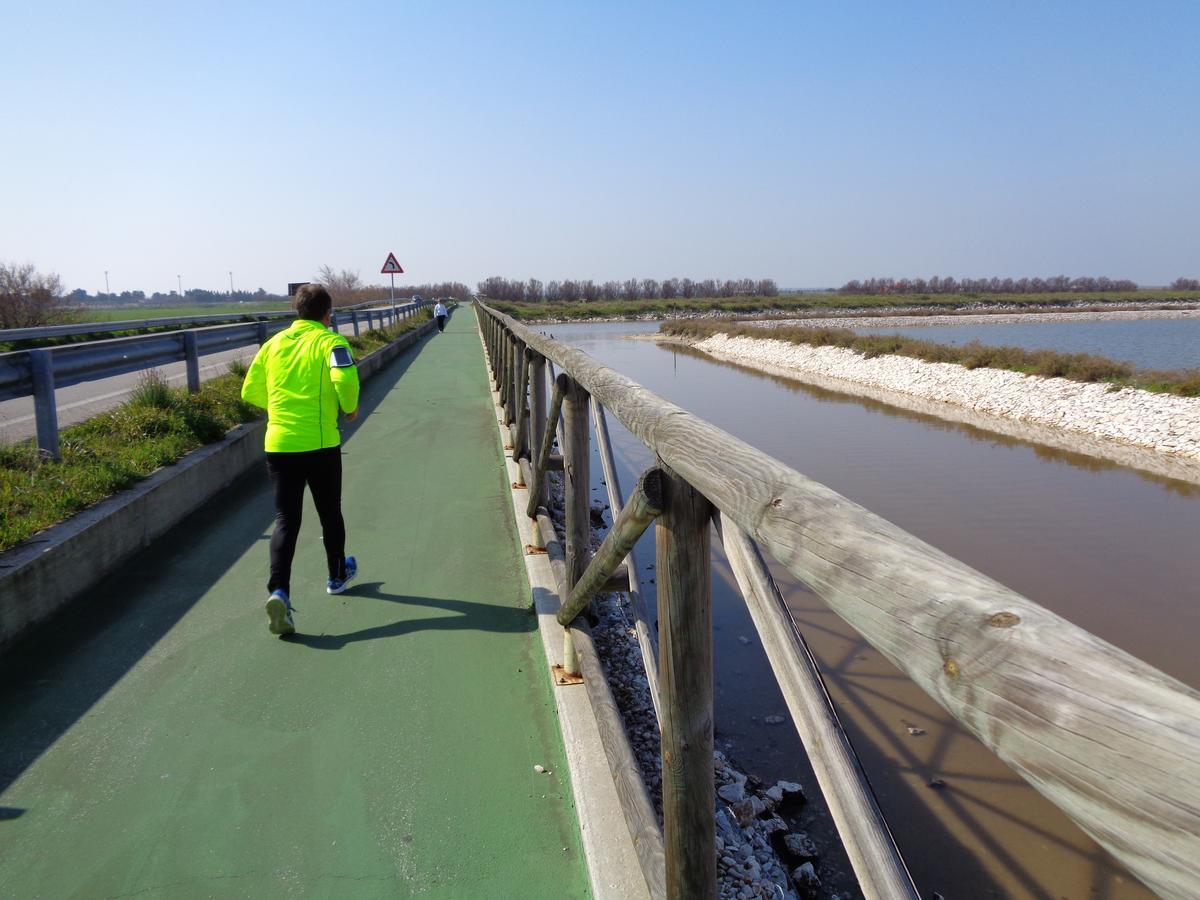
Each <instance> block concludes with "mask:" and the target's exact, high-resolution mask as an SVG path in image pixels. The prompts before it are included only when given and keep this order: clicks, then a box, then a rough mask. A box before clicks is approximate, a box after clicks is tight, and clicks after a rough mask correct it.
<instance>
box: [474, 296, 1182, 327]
mask: <svg viewBox="0 0 1200 900" xmlns="http://www.w3.org/2000/svg"><path fill="white" fill-rule="evenodd" d="M1181 302H1183V303H1198V302H1200V292H1196V291H1112V292H1107V293H1091V294H1083V293H1080V294H1076V293H1056V294H891V295H886V296H875V295H864V294H838V293H833V292H827V293H805V294H780V295H778V296H776V297H717V298H704V299H701V298H696V299H692V300H685V299H673V300H613V301H599V302H595V303H582V302H581V303H509V302H503V301H496V302H491V301H488V305H489V306H492V307H493V308H495V309H498V310H500V311H501V312H503V313H505V314H506V315H509V316H512V317H513V318H514V319H559V320H568V321H574V320H586V319H602V318H603V319H613V318H633V317H651V318H669V317H673V316H683V315H702V314H729V315H751V314H754V313H768V314H784V313H805V312H814V313H815V312H821V311H825V312H834V311H839V310H850V309H853V310H877V309H889V310H890V309H897V308H904V309H906V310H907V311H906V314H907V315H913V314H916V315H921V314H925V315H935V314H944V313H946V312H948V311H952V310H955V309H965V310H968V311H970V312H980V311H986V310H987V309H989V308H995V309H997V310H999V309H1003V308H1006V307H1034V306H1046V307H1062V308H1078V307H1081V306H1083V307H1086V306H1089V305H1091V306H1097V307H1101V308H1103V307H1107V306H1111V305H1120V304H1129V303H1137V304H1146V303H1168V304H1171V303H1181Z"/></svg>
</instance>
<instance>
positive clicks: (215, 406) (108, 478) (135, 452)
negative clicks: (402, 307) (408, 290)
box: [0, 310, 431, 551]
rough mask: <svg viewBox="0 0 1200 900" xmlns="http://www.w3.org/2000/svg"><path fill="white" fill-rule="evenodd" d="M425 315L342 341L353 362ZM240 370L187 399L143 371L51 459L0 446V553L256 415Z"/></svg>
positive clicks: (68, 433)
mask: <svg viewBox="0 0 1200 900" xmlns="http://www.w3.org/2000/svg"><path fill="white" fill-rule="evenodd" d="M430 317H431V315H430V313H429V312H428V310H422V311H421V313H419V314H418V315H416V316H414V317H413V318H411V319H407V320H405V321H403V322H401V323H399V324H398V325H397V326H396V327H394V328H388V329H386V330H379V329H372V330H371V331H368V332H365V333H364V334H362V335H360V336H357V337H350V338H348V340H349V341H350V345H351V346H352V347H353V348H354V354H355V357H356V358H360V359H361V358H362V357H363V356H366V355H367V354H368V353H371V352H374V351H375V350H378V349H380V348H381V347H383V346H385V345H387V344H388V343H390V342H391V341H393V340H395V339H396V338H397V337H399V336H400V335H402V334H404V333H406V332H408V331H411V330H413V329H414V328H417V327H419V326H420V325H423V324H424V323H425V322H427V321H429V319H430ZM250 349H251V348H247V350H248V352H249V350H250ZM246 368H247V365H246V363H245V362H238V361H235V362H232V363H230V365H229V369H230V371H229V374H228V375H222V376H220V377H218V378H214V379H212V380H210V381H207V382H205V383H204V384H203V385H201V387H200V390H199V391H198V392H197V393H195V394H189V393H188V392H187V390H186V389H184V388H172V387H170V386H168V384H167V383H166V381H165V380H164V379H163V377H162V376H161V375H160V374H159V373H158V372H157V371H156V370H151V371H149V372H147V373H146V374H145V375H144V376H143V377H142V380H141V383H140V384H139V385H138V387H137V388H136V389H135V390H134V392H133V394H132V395H131V397H130V399H129V400H128V401H127V402H126V403H124V404H122V405H121V406H119V407H117V408H116V409H113V410H110V411H109V412H106V413H102V414H101V415H99V416H95V417H94V418H91V419H88V420H87V421H86V422H82V423H80V424H78V425H72V426H70V427H67V428H64V429H63V430H62V431H61V432H60V437H59V442H60V448H61V452H62V459H61V461H59V462H53V461H49V460H45V459H43V458H42V457H41V456H40V455H39V454H38V451H37V448H36V447H35V446H34V445H33V443H32V442H31V441H25V442H23V443H20V444H14V445H8V446H0V551H3V550H7V549H8V548H10V547H12V546H14V545H16V544H18V543H20V542H21V541H23V540H25V539H26V538H29V537H31V536H33V535H34V534H37V533H38V532H39V531H42V530H43V529H45V528H49V527H50V526H51V525H55V524H57V523H58V522H61V521H63V520H65V519H68V518H70V517H71V516H73V515H75V514H76V513H78V512H80V511H81V510H84V509H86V508H87V507H89V506H91V505H92V504H94V503H98V502H99V501H101V500H103V499H105V498H106V497H110V496H112V495H113V494H115V493H117V492H118V491H121V490H124V489H126V488H128V487H130V486H132V485H133V484H134V483H136V482H138V481H140V480H141V479H143V478H145V477H146V476H148V475H150V474H151V473H153V472H154V471H155V470H156V469H159V468H161V467H162V466H168V465H171V464H172V463H175V462H177V461H179V459H181V458H182V457H183V456H184V455H185V454H187V453H189V452H190V451H192V450H195V449H197V448H199V447H202V446H204V445H205V444H212V443H215V442H216V441H219V440H221V439H223V438H224V437H225V435H226V433H227V432H228V431H229V430H230V429H231V428H233V427H234V426H236V425H240V424H242V423H245V422H251V421H253V420H255V419H258V418H260V417H261V415H262V410H260V409H258V408H256V407H253V406H250V405H249V404H247V403H245V402H243V400H242V395H241V392H242V380H243V378H245V375H246Z"/></svg>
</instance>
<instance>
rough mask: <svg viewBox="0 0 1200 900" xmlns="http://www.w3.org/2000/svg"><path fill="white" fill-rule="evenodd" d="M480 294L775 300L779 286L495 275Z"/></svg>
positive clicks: (559, 299)
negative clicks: (555, 278)
mask: <svg viewBox="0 0 1200 900" xmlns="http://www.w3.org/2000/svg"><path fill="white" fill-rule="evenodd" d="M478 291H479V294H480V295H481V296H483V297H487V298H489V299H491V300H503V301H508V302H510V303H596V302H599V301H601V300H674V299H685V300H690V299H692V298H695V297H703V298H708V297H713V298H716V297H744V296H746V297H748V296H753V297H774V296H776V295H777V294H778V293H779V286H778V285H777V284H776V283H775V280H774V279H772V278H760V279H757V280H756V279H753V278H736V279H726V280H720V279H716V278H706V279H698V280H693V279H691V278H667V279H665V280H663V281H658V280H657V279H654V278H628V279H626V280H625V281H603V282H601V281H592V280H591V279H586V280H574V279H565V280H563V281H547V282H542V281H540V280H539V279H537V278H530V279H529V280H528V281H525V280H521V279H512V278H502V277H500V276H498V275H493V276H492V277H490V278H485V279H484V280H483V281H481V282H479V284H478Z"/></svg>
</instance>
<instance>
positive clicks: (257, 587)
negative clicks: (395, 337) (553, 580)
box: [0, 307, 589, 898]
mask: <svg viewBox="0 0 1200 900" xmlns="http://www.w3.org/2000/svg"><path fill="white" fill-rule="evenodd" d="M362 408H363V416H362V417H361V418H360V420H359V422H358V423H356V425H355V426H353V427H352V430H351V431H350V432H349V437H348V438H347V440H346V441H345V443H344V446H343V451H344V455H343V467H344V488H343V512H344V514H345V518H346V527H347V535H348V537H347V549H348V551H349V552H350V553H352V554H354V555H356V556H357V557H358V559H359V567H360V568H359V576H358V579H357V581H355V582H354V583H353V584H352V586H351V587H350V588H349V589H348V591H347V593H345V594H343V595H341V596H337V597H331V596H328V595H327V594H326V593H325V590H324V579H325V573H324V571H323V570H324V556H323V551H322V546H321V539H320V526H319V523H318V521H317V518H316V513H315V510H314V509H313V507H312V506H311V502H309V503H308V505H307V506H306V508H305V521H304V526H303V528H302V530H301V534H300V543H299V546H298V548H297V554H296V563H295V569H294V572H293V576H292V593H293V599H294V603H295V605H296V607H297V613H296V625H297V629H298V632H299V633H298V634H297V635H296V636H294V637H292V638H288V639H280V638H276V637H274V636H272V635H271V634H269V633H268V631H267V617H266V614H265V612H264V603H265V601H266V588H265V582H266V575H267V542H268V539H269V536H270V532H271V526H272V515H273V508H272V499H271V494H270V491H269V486H268V483H267V476H266V472H265V467H264V468H263V469H262V470H261V471H256V472H254V473H252V474H251V475H249V476H247V477H246V478H244V479H242V481H241V482H239V484H238V485H236V486H235V487H234V488H233V489H231V490H229V491H227V492H225V493H224V494H223V495H221V496H219V497H218V498H216V499H215V500H214V501H212V502H210V503H209V504H207V506H206V508H205V509H204V510H202V511H201V512H200V513H198V514H196V515H194V516H192V517H191V518H190V519H189V520H187V521H186V522H184V523H183V524H182V525H180V526H179V527H178V528H176V529H175V530H174V531H173V532H172V533H171V534H170V535H168V536H167V538H165V539H164V540H162V541H160V542H158V544H157V545H156V546H154V547H152V548H150V549H149V550H147V551H146V552H144V553H142V554H141V555H140V556H138V557H137V558H136V559H135V560H134V561H133V562H131V563H130V564H129V565H126V566H124V567H122V568H121V570H120V571H117V572H115V573H113V574H112V575H111V576H110V577H108V578H107V579H106V581H105V582H104V583H103V584H102V586H101V587H100V588H99V589H97V590H95V591H94V592H92V593H91V594H90V595H89V596H88V597H87V598H86V599H85V600H84V601H83V602H82V603H79V604H76V605H75V606H74V607H73V608H72V611H71V612H70V614H69V615H67V616H64V617H60V619H59V620H58V621H56V623H55V626H54V628H53V629H52V630H49V631H47V632H44V633H41V634H39V635H37V636H35V637H34V638H33V639H31V640H30V641H27V642H26V643H25V644H23V645H21V646H19V647H18V648H17V649H16V650H15V651H12V652H10V653H9V655H8V657H7V658H6V659H5V660H4V662H3V664H2V665H0V711H2V715H0V896H3V897H21V898H36V897H46V898H60V897H132V896H137V897H256V898H257V897H284V896H288V897H290V896H306V897H338V898H342V897H396V896H415V895H420V896H422V897H488V898H499V897H522V898H525V897H543V896H546V897H548V896H556V897H581V896H587V895H588V893H589V889H588V880H587V873H586V867H585V863H584V860H583V858H582V851H581V846H580V838H579V828H578V825H577V823H576V820H575V812H574V806H573V802H572V797H571V792H570V782H569V778H568V774H567V769H566V762H565V758H564V752H563V747H562V741H561V738H560V736H559V731H558V723H557V719H556V713H555V708H554V701H553V697H552V696H551V693H550V690H551V689H550V687H549V685H548V680H547V676H546V672H545V668H546V662H545V657H544V655H543V652H542V648H541V644H540V640H539V638H538V633H537V630H536V629H537V622H536V618H535V616H534V615H533V613H532V611H531V609H530V595H529V588H528V584H527V582H526V578H525V572H524V567H523V563H522V559H521V545H520V543H519V541H518V535H517V533H516V529H515V527H514V524H513V520H512V511H511V505H510V499H509V485H508V484H507V482H506V480H505V478H504V474H505V472H504V468H503V466H502V462H501V461H502V458H501V450H500V447H499V442H498V438H497V429H496V423H495V419H494V416H493V413H492V406H491V401H490V397H489V393H488V385H487V381H486V374H485V370H484V364H483V354H482V350H481V347H480V343H479V339H478V336H477V334H476V330H475V317H474V312H473V310H471V309H470V308H465V307H464V308H460V309H459V310H458V311H457V312H456V313H455V314H454V315H453V317H452V318H451V319H450V321H449V323H448V325H447V329H446V332H445V333H444V334H440V335H439V334H434V335H433V336H432V337H430V338H427V339H426V340H424V341H423V342H422V343H421V344H419V345H418V346H417V347H416V348H414V349H413V350H411V351H409V352H408V353H406V354H405V355H404V356H402V357H401V358H400V359H398V360H397V361H395V362H393V363H392V364H391V365H390V366H389V367H388V368H387V369H385V370H384V371H382V372H380V373H379V374H377V375H376V376H375V378H374V379H372V380H371V381H369V382H367V383H366V384H365V385H364V391H363V406H362ZM97 562H98V564H100V563H101V562H102V561H97ZM535 765H541V766H543V767H544V768H545V769H548V770H549V773H550V774H539V773H537V772H535V770H534V766H535Z"/></svg>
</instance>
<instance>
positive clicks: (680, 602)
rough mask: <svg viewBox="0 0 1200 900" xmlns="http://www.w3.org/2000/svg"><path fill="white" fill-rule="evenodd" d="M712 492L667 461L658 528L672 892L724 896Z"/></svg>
mask: <svg viewBox="0 0 1200 900" xmlns="http://www.w3.org/2000/svg"><path fill="white" fill-rule="evenodd" d="M712 511H713V508H712V506H711V504H710V503H709V502H708V500H707V499H706V498H705V497H704V495H703V494H701V493H700V492H699V491H697V490H696V489H695V488H693V487H692V486H691V485H690V484H688V483H687V482H686V481H685V480H684V479H683V478H681V477H680V476H679V475H677V474H676V473H675V472H673V471H671V470H670V469H666V468H665V467H664V469H663V513H662V515H661V516H659V518H658V524H657V526H656V528H655V544H656V548H657V574H658V628H659V691H660V692H661V709H662V723H661V724H662V779H663V840H664V848H665V851H666V857H667V896H668V897H669V898H672V900H699V898H715V897H716V896H717V857H716V823H715V820H714V815H713V811H714V801H715V793H714V792H715V785H714V779H713V650H712V596H711V588H712V584H711V573H710V567H709V527H710V520H711V517H712Z"/></svg>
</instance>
